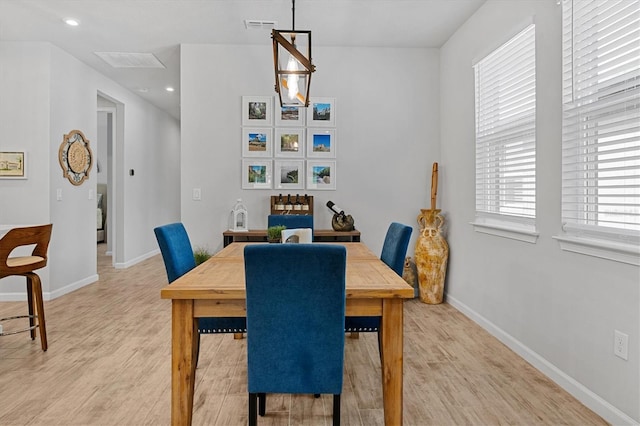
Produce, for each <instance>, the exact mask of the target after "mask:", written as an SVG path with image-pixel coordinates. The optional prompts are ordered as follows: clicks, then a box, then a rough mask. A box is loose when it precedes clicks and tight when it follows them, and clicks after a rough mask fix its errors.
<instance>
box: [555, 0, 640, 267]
mask: <svg viewBox="0 0 640 426" xmlns="http://www.w3.org/2000/svg"><path fill="white" fill-rule="evenodd" d="M562 39H563V87H562V89H563V93H562V95H563V134H562V221H563V229H564V231H565V233H566V236H569V237H574V238H578V239H588V240H589V241H590V244H591V245H592V246H593V244H594V241H598V240H599V241H601V242H602V244H604V245H609V246H610V247H613V246H615V247H617V248H618V249H619V250H620V249H621V250H622V251H624V246H625V245H627V246H629V248H630V250H631V253H633V252H635V253H636V256H637V253H638V251H639V250H638V245H639V244H640V11H639V9H638V2H637V1H629V0H622V1H601V0H600V1H593V0H590V1H585V0H579V1H576V0H567V1H565V2H564V3H563V36H562ZM560 239H562V238H560ZM563 248H564V247H563ZM574 251H578V250H574ZM603 257H607V256H603ZM632 263H634V262H632Z"/></svg>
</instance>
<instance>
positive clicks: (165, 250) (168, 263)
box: [153, 222, 247, 348]
mask: <svg viewBox="0 0 640 426" xmlns="http://www.w3.org/2000/svg"><path fill="white" fill-rule="evenodd" d="M153 232H154V233H155V234H156V239H157V240H158V245H159V246H160V252H161V253H162V260H164V267H165V269H166V270H167V278H168V279H169V283H172V282H173V281H175V280H177V279H178V278H180V277H181V276H182V275H184V274H186V273H187V272H189V271H190V270H192V269H193V268H195V267H196V260H195V257H194V256H193V248H192V247H191V241H190V240H189V235H188V234H187V230H186V229H185V228H184V225H183V224H182V223H180V222H178V223H171V224H169V225H164V226H159V227H157V228H155V229H154V230H153ZM246 329H247V326H246V320H245V318H199V319H198V337H197V339H198V348H199V347H200V334H209V333H243V332H245V331H246Z"/></svg>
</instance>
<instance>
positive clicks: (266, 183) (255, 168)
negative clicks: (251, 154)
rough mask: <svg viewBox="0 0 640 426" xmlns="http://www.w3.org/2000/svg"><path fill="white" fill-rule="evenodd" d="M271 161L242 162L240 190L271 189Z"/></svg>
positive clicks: (248, 160) (249, 160)
mask: <svg viewBox="0 0 640 426" xmlns="http://www.w3.org/2000/svg"><path fill="white" fill-rule="evenodd" d="M271 167H272V162H271V160H251V159H244V160H242V189H271V174H272V169H271Z"/></svg>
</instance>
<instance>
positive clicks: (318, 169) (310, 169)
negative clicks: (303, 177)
mask: <svg viewBox="0 0 640 426" xmlns="http://www.w3.org/2000/svg"><path fill="white" fill-rule="evenodd" d="M307 189H312V190H335V189H336V161H335V160H307Z"/></svg>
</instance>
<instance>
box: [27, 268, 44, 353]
mask: <svg viewBox="0 0 640 426" xmlns="http://www.w3.org/2000/svg"><path fill="white" fill-rule="evenodd" d="M29 276H30V278H31V284H32V287H33V297H34V299H35V305H36V309H35V311H36V315H37V316H38V329H40V344H41V345H42V350H43V351H46V350H47V348H48V344H47V325H46V322H45V320H44V302H43V300H42V282H41V281H40V277H39V276H38V274H34V273H30V274H29ZM27 279H29V278H27Z"/></svg>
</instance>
